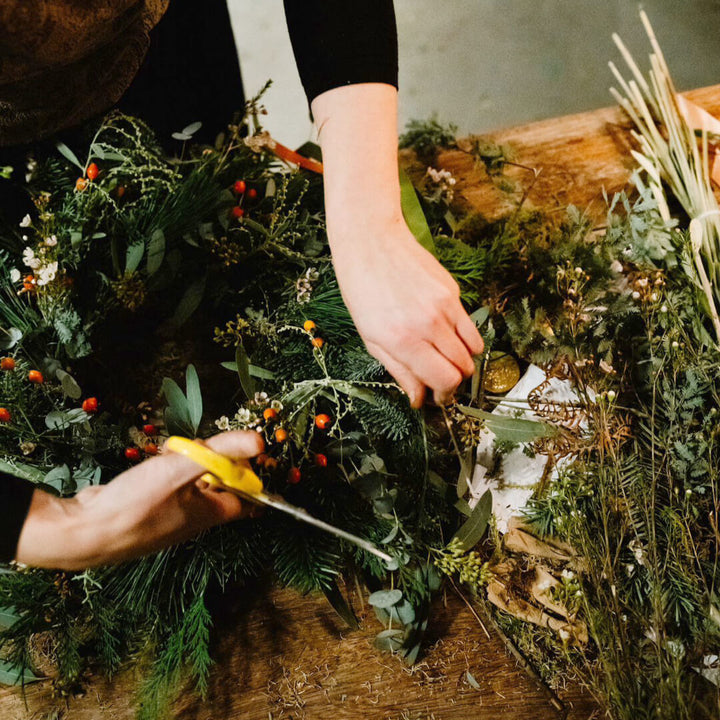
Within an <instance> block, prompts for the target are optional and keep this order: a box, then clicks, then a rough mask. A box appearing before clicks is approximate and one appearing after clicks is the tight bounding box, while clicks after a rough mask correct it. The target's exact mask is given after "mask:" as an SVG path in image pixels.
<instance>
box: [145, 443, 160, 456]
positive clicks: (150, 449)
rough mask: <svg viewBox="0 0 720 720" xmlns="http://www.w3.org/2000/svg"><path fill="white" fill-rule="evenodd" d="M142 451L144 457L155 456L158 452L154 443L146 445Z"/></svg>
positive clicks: (158, 449)
mask: <svg viewBox="0 0 720 720" xmlns="http://www.w3.org/2000/svg"><path fill="white" fill-rule="evenodd" d="M143 450H144V451H145V454H146V455H157V454H158V453H159V452H160V448H159V447H158V446H157V445H156V444H155V443H147V445H145V447H144V448H143Z"/></svg>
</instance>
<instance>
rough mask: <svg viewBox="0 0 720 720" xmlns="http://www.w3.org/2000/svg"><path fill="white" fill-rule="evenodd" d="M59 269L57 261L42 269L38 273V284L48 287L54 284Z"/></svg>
mask: <svg viewBox="0 0 720 720" xmlns="http://www.w3.org/2000/svg"><path fill="white" fill-rule="evenodd" d="M57 269H58V264H57V260H54V261H53V262H51V263H48V264H47V265H44V266H43V267H41V268H40V269H39V270H38V273H37V284H38V285H47V284H48V283H50V282H52V281H53V280H54V279H55V275H57Z"/></svg>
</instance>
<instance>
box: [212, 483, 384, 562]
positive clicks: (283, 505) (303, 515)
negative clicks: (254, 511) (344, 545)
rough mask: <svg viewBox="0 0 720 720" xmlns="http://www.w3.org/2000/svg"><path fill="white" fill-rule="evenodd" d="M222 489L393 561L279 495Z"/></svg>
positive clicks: (368, 543)
mask: <svg viewBox="0 0 720 720" xmlns="http://www.w3.org/2000/svg"><path fill="white" fill-rule="evenodd" d="M222 488H223V490H226V491H227V492H231V493H233V494H235V495H238V496H239V497H241V498H243V499H244V500H249V501H250V502H254V503H258V504H260V505H266V506H267V507H271V508H275V510H280V511H281V512H284V513H286V514H288V515H292V517H294V518H295V519H296V520H300V521H301V522H304V523H308V525H313V526H314V527H316V528H319V529H320V530H324V531H325V532H328V533H330V534H331V535H335V536H336V537H339V538H342V539H343V540H347V541H348V542H351V543H353V544H354V545H357V546H358V547H359V548H362V549H363V550H366V551H367V552H369V553H372V554H373V555H375V557H378V558H380V559H381V560H384V561H385V562H392V560H393V558H392V556H391V555H388V554H387V553H384V552H383V551H382V550H380V548H378V547H376V546H375V545H373V544H372V543H371V542H370V541H369V540H365V539H364V538H361V537H359V536H357V535H353V534H352V533H349V532H347V531H345V530H341V529H340V528H338V527H335V526H334V525H330V523H326V522H325V521H324V520H320V519H318V518H316V517H314V516H312V515H311V514H310V513H309V512H308V511H307V510H303V509H302V508H299V507H297V506H296V505H291V504H290V503H289V502H287V500H285V499H284V498H282V497H280V496H279V495H269V494H268V493H266V492H262V493H258V494H257V495H250V494H249V493H244V492H242V491H240V490H236V489H235V488H232V487H230V486H229V485H225V484H224V483H223V485H222Z"/></svg>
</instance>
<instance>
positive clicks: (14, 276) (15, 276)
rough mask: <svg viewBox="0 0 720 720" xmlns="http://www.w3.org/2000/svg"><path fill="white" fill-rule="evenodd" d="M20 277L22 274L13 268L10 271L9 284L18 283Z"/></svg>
mask: <svg viewBox="0 0 720 720" xmlns="http://www.w3.org/2000/svg"><path fill="white" fill-rule="evenodd" d="M21 277H22V273H21V272H20V271H19V270H18V269H17V268H13V269H12V270H11V271H10V281H11V282H19V281H20V278H21Z"/></svg>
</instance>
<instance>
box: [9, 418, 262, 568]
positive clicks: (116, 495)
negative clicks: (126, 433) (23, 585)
mask: <svg viewBox="0 0 720 720" xmlns="http://www.w3.org/2000/svg"><path fill="white" fill-rule="evenodd" d="M205 442H206V444H207V446H208V447H210V448H212V449H213V450H215V451H217V452H219V453H221V454H223V455H226V456H228V457H231V458H235V459H241V458H251V457H254V456H255V455H257V454H258V453H260V452H262V449H263V441H262V438H261V437H260V436H259V435H258V433H256V432H240V431H234V432H226V433H221V434H219V435H215V436H214V437H212V438H210V439H208V440H207V441H205ZM203 472H204V471H203V469H202V468H201V467H200V466H199V465H197V464H196V463H194V462H192V461H191V460H188V459H186V458H185V457H183V456H182V455H178V454H175V453H171V452H169V453H165V454H162V455H160V456H159V457H156V458H152V459H151V460H146V461H145V462H143V463H140V464H139V465H136V466H135V467H133V468H131V469H129V470H126V471H125V472H124V473H122V474H121V475H118V476H117V477H116V478H115V479H114V480H112V481H111V482H110V483H108V484H107V485H96V486H92V487H89V488H85V489H84V490H81V491H80V492H79V493H78V494H77V495H76V496H75V497H72V498H57V497H54V496H53V495H50V494H48V493H46V492H43V491H42V490H35V492H34V493H33V497H32V501H31V503H30V510H29V512H28V516H27V519H26V520H25V523H24V525H23V528H22V532H21V533H20V538H19V540H18V546H17V553H16V558H15V559H16V560H17V562H20V563H23V564H25V565H30V566H34V567H44V568H53V569H58V570H83V569H85V568H89V567H97V566H100V565H110V564H113V563H118V562H124V561H126V560H131V559H133V558H136V557H140V556H142V555H147V554H148V553H151V552H156V551H158V550H161V549H163V548H166V547H169V546H171V545H175V544H177V543H180V542H183V541H184V540H188V539H190V538H191V537H194V536H195V535H197V534H199V533H200V532H202V531H203V530H206V529H208V528H210V527H213V526H214V525H220V524H222V523H226V522H229V521H231V520H235V519H236V518H239V517H243V516H245V515H247V514H249V511H250V510H251V509H252V508H251V507H247V506H243V504H242V503H241V501H240V499H239V498H238V497H237V496H235V495H233V494H231V493H228V492H223V491H219V490H216V489H214V488H212V487H208V486H206V484H205V483H203V482H198V478H199V477H200V475H202V473H203Z"/></svg>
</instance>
